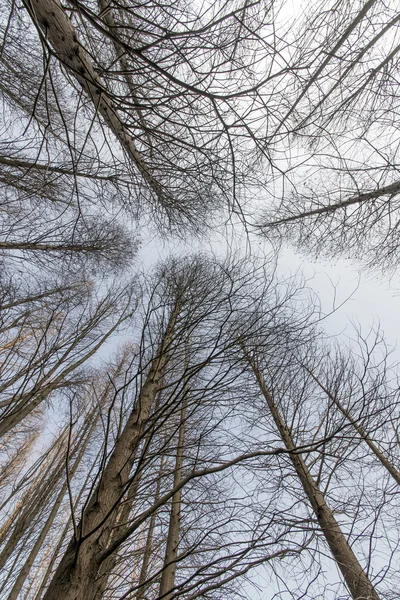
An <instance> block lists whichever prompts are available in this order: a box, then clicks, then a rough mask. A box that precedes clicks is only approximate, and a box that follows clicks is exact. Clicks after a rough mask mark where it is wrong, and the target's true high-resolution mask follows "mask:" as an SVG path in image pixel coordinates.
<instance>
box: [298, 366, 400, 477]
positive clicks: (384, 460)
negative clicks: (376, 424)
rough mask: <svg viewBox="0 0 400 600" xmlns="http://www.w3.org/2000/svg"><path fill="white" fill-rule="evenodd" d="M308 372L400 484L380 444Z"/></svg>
mask: <svg viewBox="0 0 400 600" xmlns="http://www.w3.org/2000/svg"><path fill="white" fill-rule="evenodd" d="M307 372H308V373H310V375H311V377H312V378H313V379H314V381H315V382H316V383H317V384H318V385H319V387H320V388H321V389H322V390H323V391H324V392H325V394H326V395H327V396H328V398H329V399H330V400H332V402H333V403H334V404H335V405H336V406H337V408H338V409H339V410H340V412H341V413H342V415H343V416H344V417H346V419H347V420H348V422H349V423H350V424H351V425H352V426H353V427H354V429H355V431H356V432H357V433H358V435H359V436H360V438H362V439H363V440H364V441H365V443H366V444H367V446H368V447H369V449H370V450H371V451H372V452H373V453H374V454H375V456H376V458H377V459H378V460H379V461H380V463H381V464H382V465H383V466H384V467H385V469H386V470H387V472H388V473H389V474H390V475H391V476H392V477H393V479H394V480H395V482H396V483H397V484H398V485H400V472H399V471H398V470H397V469H396V467H395V466H394V465H392V463H391V462H390V460H389V459H388V458H387V457H386V456H385V454H384V453H383V452H382V451H381V450H379V448H378V446H377V445H376V444H375V443H374V442H373V440H372V439H371V437H370V435H369V434H368V433H367V431H366V430H365V429H364V428H363V427H362V426H361V425H359V424H358V423H357V421H356V420H355V419H353V417H352V415H351V413H350V412H349V411H348V410H347V409H346V408H345V407H344V406H343V404H342V403H341V402H340V401H339V399H338V398H337V396H336V394H332V393H331V392H330V391H329V390H328V388H326V387H325V386H324V384H323V383H322V382H321V381H320V380H319V379H318V378H317V377H316V376H315V375H314V373H312V371H310V370H309V369H307Z"/></svg>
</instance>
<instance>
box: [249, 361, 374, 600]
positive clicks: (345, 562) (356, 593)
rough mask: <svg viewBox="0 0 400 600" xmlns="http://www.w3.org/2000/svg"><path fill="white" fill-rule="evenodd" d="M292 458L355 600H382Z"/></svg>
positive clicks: (286, 436) (288, 438)
mask: <svg viewBox="0 0 400 600" xmlns="http://www.w3.org/2000/svg"><path fill="white" fill-rule="evenodd" d="M244 352H245V355H246V359H247V361H248V363H249V364H250V366H251V368H252V371H253V373H254V375H255V378H256V380H257V383H258V385H259V387H260V390H261V392H262V394H263V396H264V398H265V400H266V402H267V405H268V408H269V410H270V412H271V415H272V417H273V419H274V422H275V425H276V427H277V429H278V431H279V435H280V437H281V439H282V441H283V443H284V444H285V446H286V448H287V449H288V450H289V451H293V450H294V449H295V444H294V442H293V438H292V435H291V433H290V430H289V429H288V427H287V426H286V424H285V422H284V420H283V419H282V417H281V415H280V412H279V410H278V408H277V406H276V404H275V402H274V399H273V397H272V395H271V393H270V391H269V389H268V387H267V385H266V384H265V381H264V378H263V376H262V374H261V371H260V369H259V368H258V366H257V364H256V362H255V361H254V360H253V359H252V358H251V357H250V356H249V354H248V353H247V351H246V350H244ZM289 456H290V459H291V461H292V464H293V467H294V469H295V471H296V473H297V475H298V477H299V479H300V481H301V484H302V486H303V489H304V492H305V493H306V495H307V497H308V499H309V501H310V504H311V506H312V508H313V511H314V513H315V516H316V518H317V520H318V523H319V526H320V528H321V531H322V533H323V534H324V536H325V539H326V541H327V543H328V545H329V548H330V550H331V552H332V554H333V557H334V558H335V561H336V563H337V565H338V567H339V569H340V571H341V573H342V575H343V579H344V581H345V582H346V585H347V587H348V589H349V591H350V593H351V596H352V598H353V600H379V596H378V594H377V592H376V591H375V589H374V586H373V585H372V583H371V582H370V580H369V578H368V576H367V574H366V573H365V571H364V570H363V568H362V567H361V565H360V563H359V562H358V560H357V557H356V556H355V554H354V552H353V550H352V549H351V548H350V545H349V543H348V542H347V539H346V537H345V535H344V534H343V532H342V530H341V528H340V526H339V524H338V522H337V521H336V519H335V517H334V515H333V512H332V510H331V509H330V508H329V506H328V504H327V503H326V501H325V498H324V495H323V493H322V492H321V490H320V489H319V488H318V485H317V483H316V482H315V480H314V478H313V477H312V475H311V473H310V471H309V470H308V467H307V465H306V464H305V462H304V460H303V458H302V457H301V456H300V455H299V454H297V453H295V452H290V454H289Z"/></svg>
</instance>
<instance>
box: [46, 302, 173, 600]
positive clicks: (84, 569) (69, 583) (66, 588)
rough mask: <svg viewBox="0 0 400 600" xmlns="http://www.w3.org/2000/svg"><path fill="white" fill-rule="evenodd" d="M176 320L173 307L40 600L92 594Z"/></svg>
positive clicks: (75, 599) (65, 599)
mask: <svg viewBox="0 0 400 600" xmlns="http://www.w3.org/2000/svg"><path fill="white" fill-rule="evenodd" d="M175 318H176V313H175V311H173V312H172V314H171V317H170V320H169V323H168V326H167V329H166V332H165V335H164V338H163V340H162V343H161V344H160V347H159V351H158V353H157V356H156V358H154V359H153V362H152V364H151V367H150V370H149V373H148V375H147V377H146V379H145V382H144V384H143V387H142V389H141V391H140V394H139V398H138V402H137V406H136V407H135V409H134V410H133V412H132V413H131V415H130V416H129V418H128V421H127V423H126V425H125V427H124V430H123V431H122V433H121V435H120V437H119V439H118V440H117V442H116V444H115V447H114V450H113V452H112V454H111V456H110V459H109V461H108V463H107V465H106V466H105V468H104V471H103V473H102V475H101V479H100V482H99V484H98V487H97V489H96V490H95V492H94V493H93V494H92V497H91V499H90V501H89V503H88V505H87V507H86V509H85V510H84V512H83V516H82V520H81V522H80V524H79V526H78V531H77V534H78V539H75V537H74V538H73V539H72V540H71V542H70V543H69V545H68V547H67V550H66V552H65V554H64V556H63V558H62V559H61V562H60V564H59V565H58V568H57V570H56V572H55V575H54V577H53V579H52V581H51V583H50V585H49V588H48V590H47V592H46V594H45V596H44V598H45V600H84V599H85V598H87V597H90V596H91V595H92V593H93V585H94V583H95V579H96V575H97V573H98V571H99V568H100V565H101V562H102V560H103V559H102V554H103V552H104V550H105V549H106V547H107V542H108V539H109V537H108V533H107V530H108V529H109V527H110V524H111V526H112V522H113V520H114V518H115V516H114V514H115V513H114V511H116V510H117V509H118V506H119V504H120V502H121V500H122V498H123V496H124V494H125V493H126V491H127V488H128V487H129V475H130V471H131V468H132V464H133V460H134V456H135V450H136V447H137V444H138V443H139V440H140V437H141V435H142V432H143V428H144V425H145V424H146V421H147V419H148V417H149V413H150V409H151V406H152V404H153V401H154V398H155V397H156V394H157V392H158V390H159V387H160V385H161V382H162V374H163V373H164V371H165V367H166V364H167V360H168V349H169V347H170V345H171V342H172V338H173V330H174V325H175ZM104 534H105V535H104Z"/></svg>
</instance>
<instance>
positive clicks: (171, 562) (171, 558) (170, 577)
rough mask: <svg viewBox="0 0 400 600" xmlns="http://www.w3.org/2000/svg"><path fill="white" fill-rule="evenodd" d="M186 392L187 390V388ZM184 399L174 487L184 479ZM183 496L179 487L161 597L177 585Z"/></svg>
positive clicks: (168, 597)
mask: <svg viewBox="0 0 400 600" xmlns="http://www.w3.org/2000/svg"><path fill="white" fill-rule="evenodd" d="M185 392H186V390H185ZM185 392H184V394H185V395H184V398H183V400H182V408H181V414H180V426H179V435H178V445H177V448H176V458H175V471H174V484H173V486H174V488H175V487H177V486H178V485H179V484H180V483H181V481H182V469H183V450H184V445H185V428H186V393H185ZM181 496H182V490H181V489H179V490H178V491H177V492H175V494H174V495H173V496H172V500H171V511H170V517H169V527H168V536H167V547H166V549H165V557H164V568H163V571H162V575H161V582H160V593H159V597H160V599H161V598H163V599H164V600H171V599H172V597H173V593H172V590H173V588H174V585H175V573H176V559H177V556H178V547H179V535H180V528H181V527H180V526H181Z"/></svg>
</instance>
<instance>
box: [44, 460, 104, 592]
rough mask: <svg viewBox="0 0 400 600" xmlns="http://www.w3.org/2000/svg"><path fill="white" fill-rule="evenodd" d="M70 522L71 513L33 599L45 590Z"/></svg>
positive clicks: (76, 506) (84, 485) (81, 490)
mask: <svg viewBox="0 0 400 600" xmlns="http://www.w3.org/2000/svg"><path fill="white" fill-rule="evenodd" d="M100 454H101V451H100V452H99V453H98V455H97V456H96V458H95V460H94V461H93V465H92V467H91V468H90V470H89V472H88V474H87V476H86V478H85V481H84V483H83V485H82V487H81V489H80V491H79V494H78V497H77V498H76V500H75V503H74V507H73V510H74V511H76V509H77V508H78V506H79V503H80V501H81V498H82V496H83V494H84V493H85V492H86V490H87V486H88V484H89V483H90V480H91V478H92V473H93V470H94V467H95V465H96V464H97V460H98V458H99V456H100ZM71 522H72V515H71V514H70V515H69V518H68V520H67V522H66V523H65V526H64V528H63V530H62V532H61V535H60V537H59V539H58V542H57V544H56V546H55V548H54V550H53V553H52V557H51V559H50V561H49V564H48V565H47V567H46V572H45V573H44V575H43V577H42V580H41V582H40V585H39V587H38V590H37V592H36V595H35V597H34V600H40V599H41V598H42V596H43V593H44V590H45V588H46V586H47V583H48V581H49V579H50V575H51V572H52V570H53V567H54V564H55V562H56V560H57V556H58V554H59V552H60V549H61V546H62V545H63V543H64V540H65V538H66V535H67V533H68V530H69V528H70V526H71Z"/></svg>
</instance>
